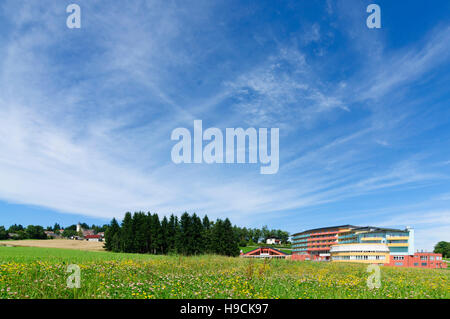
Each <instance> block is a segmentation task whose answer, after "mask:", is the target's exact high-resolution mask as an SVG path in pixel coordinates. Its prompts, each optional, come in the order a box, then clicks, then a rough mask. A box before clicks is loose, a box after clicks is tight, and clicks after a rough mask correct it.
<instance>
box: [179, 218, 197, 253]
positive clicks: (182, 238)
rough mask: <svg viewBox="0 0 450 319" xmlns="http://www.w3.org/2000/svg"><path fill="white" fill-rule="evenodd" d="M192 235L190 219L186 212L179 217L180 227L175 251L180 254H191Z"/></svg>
mask: <svg viewBox="0 0 450 319" xmlns="http://www.w3.org/2000/svg"><path fill="white" fill-rule="evenodd" d="M193 240H194V239H193V236H192V219H191V216H189V214H188V213H187V212H185V213H183V215H181V218H180V229H179V233H178V236H177V251H178V253H180V254H182V255H192V252H193V251H194V244H193Z"/></svg>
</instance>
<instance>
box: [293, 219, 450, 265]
mask: <svg viewBox="0 0 450 319" xmlns="http://www.w3.org/2000/svg"><path fill="white" fill-rule="evenodd" d="M292 241H293V251H292V259H294V260H331V261H335V262H361V263H376V264H384V265H389V266H400V267H426V268H446V267H447V264H446V263H445V262H443V261H442V256H441V255H440V254H434V253H418V252H417V253H414V229H412V228H410V227H406V229H392V228H380V227H372V226H366V227H361V226H353V225H342V226H333V227H324V228H316V229H310V230H306V231H303V232H300V233H297V234H294V235H293V236H292Z"/></svg>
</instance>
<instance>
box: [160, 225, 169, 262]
mask: <svg viewBox="0 0 450 319" xmlns="http://www.w3.org/2000/svg"><path fill="white" fill-rule="evenodd" d="M168 252H169V221H168V220H167V217H166V216H164V218H163V219H162V221H161V253H162V254H164V255H166V254H168Z"/></svg>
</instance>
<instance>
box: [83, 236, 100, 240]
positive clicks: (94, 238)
mask: <svg viewBox="0 0 450 319" xmlns="http://www.w3.org/2000/svg"><path fill="white" fill-rule="evenodd" d="M84 238H85V239H86V240H87V241H103V239H102V236H100V235H86V236H84Z"/></svg>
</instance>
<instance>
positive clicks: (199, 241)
mask: <svg viewBox="0 0 450 319" xmlns="http://www.w3.org/2000/svg"><path fill="white" fill-rule="evenodd" d="M191 221H192V224H191V236H192V252H191V254H192V255H200V254H204V253H205V250H206V247H205V240H204V237H203V235H204V231H203V223H202V220H201V219H200V217H198V216H197V215H196V214H195V213H194V214H193V215H192V217H191Z"/></svg>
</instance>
